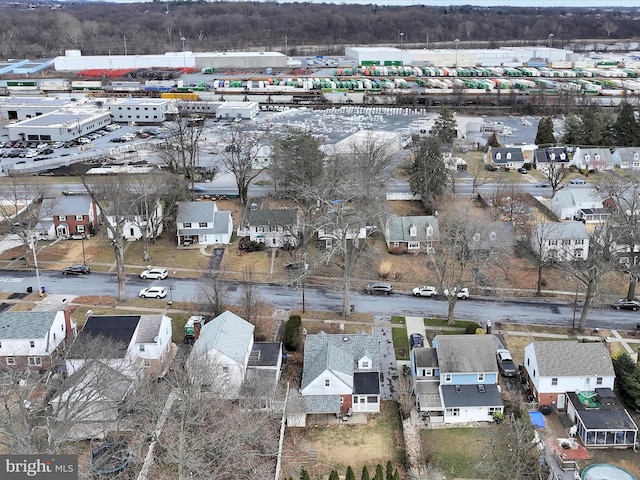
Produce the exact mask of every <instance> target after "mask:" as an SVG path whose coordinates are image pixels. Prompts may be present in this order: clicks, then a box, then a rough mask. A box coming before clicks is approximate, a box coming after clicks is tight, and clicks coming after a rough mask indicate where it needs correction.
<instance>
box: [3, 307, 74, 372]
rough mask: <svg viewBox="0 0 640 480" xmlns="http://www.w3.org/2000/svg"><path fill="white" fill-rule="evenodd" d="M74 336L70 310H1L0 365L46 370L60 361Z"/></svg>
mask: <svg viewBox="0 0 640 480" xmlns="http://www.w3.org/2000/svg"><path fill="white" fill-rule="evenodd" d="M75 337H76V324H75V322H73V321H72V320H71V315H70V314H69V310H68V309H67V310H61V311H57V312H56V311H51V312H2V313H0V367H1V368H3V369H7V370H34V371H40V370H49V369H51V368H52V367H54V366H56V365H57V364H58V363H61V362H62V361H63V358H64V353H65V351H66V349H68V348H69V346H70V345H71V343H72V342H73V339H74V338H75Z"/></svg>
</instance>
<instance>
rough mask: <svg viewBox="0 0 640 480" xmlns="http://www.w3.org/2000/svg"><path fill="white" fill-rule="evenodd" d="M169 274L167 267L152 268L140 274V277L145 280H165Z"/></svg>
mask: <svg viewBox="0 0 640 480" xmlns="http://www.w3.org/2000/svg"><path fill="white" fill-rule="evenodd" d="M168 275H169V272H168V271H167V269H166V268H150V269H149V270H145V271H144V272H142V273H141V274H140V278H144V279H145V280H146V279H148V278H151V279H153V280H164V279H165V278H167V276H168Z"/></svg>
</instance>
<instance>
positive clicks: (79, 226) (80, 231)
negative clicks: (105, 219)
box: [76, 225, 84, 233]
mask: <svg viewBox="0 0 640 480" xmlns="http://www.w3.org/2000/svg"><path fill="white" fill-rule="evenodd" d="M76 231H77V232H78V233H84V225H76Z"/></svg>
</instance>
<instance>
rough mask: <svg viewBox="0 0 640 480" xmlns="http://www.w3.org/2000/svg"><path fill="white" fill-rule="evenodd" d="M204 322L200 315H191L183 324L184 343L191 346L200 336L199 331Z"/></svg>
mask: <svg viewBox="0 0 640 480" xmlns="http://www.w3.org/2000/svg"><path fill="white" fill-rule="evenodd" d="M204 324H205V321H204V317H203V316H202V315H192V316H191V317H189V319H188V320H187V323H185V324H184V340H183V341H184V343H191V344H193V343H194V342H195V341H196V340H197V338H198V336H199V335H200V329H201V328H202V327H203V326H204Z"/></svg>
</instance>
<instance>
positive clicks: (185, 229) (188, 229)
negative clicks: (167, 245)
mask: <svg viewBox="0 0 640 480" xmlns="http://www.w3.org/2000/svg"><path fill="white" fill-rule="evenodd" d="M176 230H177V235H178V246H180V245H182V246H190V245H194V244H197V245H215V244H224V245H228V244H230V243H231V235H232V234H233V218H232V217H231V212H228V211H220V210H218V206H217V205H216V203H215V202H178V214H177V217H176Z"/></svg>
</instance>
